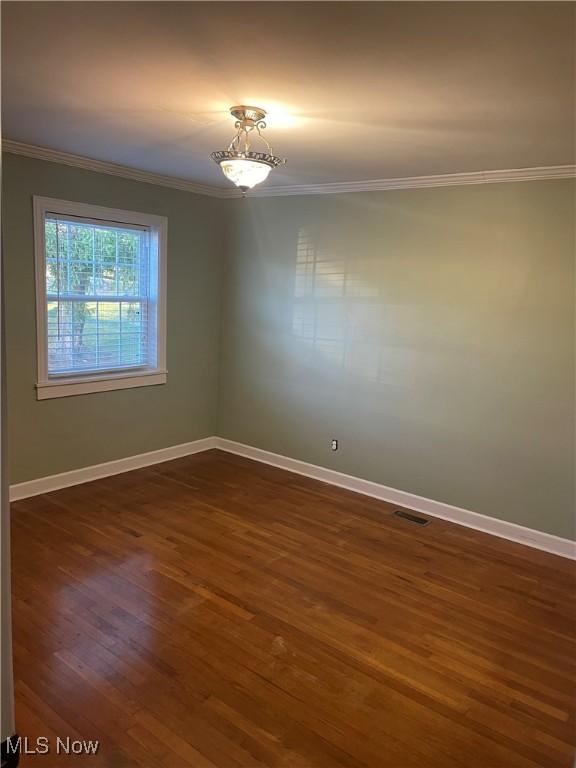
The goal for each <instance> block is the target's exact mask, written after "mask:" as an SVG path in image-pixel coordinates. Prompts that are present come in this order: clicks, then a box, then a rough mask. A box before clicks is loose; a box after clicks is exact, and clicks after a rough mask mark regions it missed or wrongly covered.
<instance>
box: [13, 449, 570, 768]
mask: <svg viewBox="0 0 576 768" xmlns="http://www.w3.org/2000/svg"><path fill="white" fill-rule="evenodd" d="M392 509H393V507H392V506H390V505H387V504H385V503H383V502H380V501H376V500H372V499H369V498H367V497H364V496H359V495H356V494H354V493H351V492H348V491H344V490H340V489H337V488H334V487H330V486H328V485H325V484H323V483H319V482H317V481H314V480H309V479H307V478H303V477H300V476H298V475H294V474H291V473H288V472H285V471H283V470H280V469H275V468H273V467H267V466H265V465H262V464H258V463H255V462H251V461H248V460H246V459H242V458H238V457H235V456H231V455H229V454H225V453H222V452H219V451H208V452H206V453H202V454H197V455H195V456H191V457H188V458H184V459H178V460H176V461H172V462H168V463H165V464H161V465H157V466H154V467H150V468H147V469H142V470H137V471H134V472H130V473H127V474H123V475H118V476H116V477H111V478H107V479H105V480H98V481H96V482H94V483H90V484H86V485H82V486H76V487H73V488H68V489H64V490H61V491H57V492H54V493H50V494H46V495H43V496H37V497H35V498H31V499H27V500H23V501H19V502H17V503H15V504H14V505H13V515H12V520H13V523H12V525H13V591H14V607H13V611H14V656H15V675H16V698H17V725H18V730H19V732H20V734H21V735H23V736H28V737H30V739H34V738H35V737H36V736H39V735H43V736H48V737H50V738H51V739H53V740H54V741H53V742H51V746H52V748H53V746H54V744H55V739H56V736H60V737H62V738H63V737H66V736H70V737H72V738H74V739H78V738H82V739H98V740H99V741H100V749H99V751H98V753H97V754H96V755H94V756H82V757H80V756H76V757H66V756H63V755H60V756H56V755H55V754H54V752H51V753H49V754H47V755H42V756H33V755H29V756H26V757H24V758H23V760H22V765H23V766H29V765H41V766H44V767H45V768H49V766H59V768H60V767H62V766H63V767H64V768H66V766H67V765H70V766H87V768H88V766H90V765H93V766H108V767H110V768H129V767H134V766H149V767H150V768H152V766H154V767H156V766H160V767H161V768H162V767H165V768H186V767H187V766H193V768H240V767H242V768H261V767H262V766H266V767H267V768H328V767H330V768H332V767H334V768H336V767H337V766H345V767H346V768H361V767H366V766H369V767H370V768H451V767H452V766H454V768H548V767H550V768H568V767H569V766H571V765H572V761H573V757H574V752H575V749H574V747H575V741H576V739H575V711H576V703H575V680H576V654H575V646H576V642H575V616H576V605H575V589H574V587H575V577H576V571H575V564H574V563H571V562H569V561H567V560H563V559H561V558H558V557H554V556H552V555H548V554H545V553H542V552H538V551H536V550H532V549H528V548H525V547H522V546H520V545H517V544H513V543H511V542H507V541H504V540H501V539H497V538H494V537H491V536H488V535H485V534H481V533H478V532H475V531H470V530H467V529H465V528H462V527H460V526H456V525H453V524H450V523H446V522H443V521H441V520H433V522H432V524H431V525H429V526H427V527H425V528H419V527H418V526H415V525H413V524H410V523H408V522H406V521H404V520H401V519H398V518H395V517H393V516H391V514H390V513H391V511H392Z"/></svg>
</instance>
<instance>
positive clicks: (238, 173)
mask: <svg viewBox="0 0 576 768" xmlns="http://www.w3.org/2000/svg"><path fill="white" fill-rule="evenodd" d="M230 114H231V115H232V116H233V117H235V118H236V124H235V128H236V136H234V138H233V139H232V141H231V142H230V146H229V147H228V149H222V150H220V151H219V152H212V154H211V155H210V157H211V158H212V160H214V162H216V163H218V165H219V166H220V168H221V169H222V173H223V174H224V176H226V178H227V179H230V181H232V182H233V183H234V184H236V186H237V187H239V188H240V189H241V190H242V195H243V197H246V192H247V191H248V190H249V189H252V187H254V186H255V185H256V184H260V182H262V181H264V180H265V179H266V178H267V176H268V174H269V173H270V171H271V170H272V168H277V167H278V166H279V165H282V164H283V163H285V162H286V160H284V159H282V158H280V157H276V156H275V155H274V152H273V150H272V147H271V146H270V144H269V143H268V141H267V140H266V139H265V138H264V136H263V135H262V131H263V130H264V129H265V128H266V123H265V122H264V118H265V117H266V112H265V111H264V110H263V109H260V108H259V107H245V106H238V107H232V108H231V109H230ZM254 131H256V133H257V134H258V139H261V140H262V141H263V142H264V144H265V145H266V148H267V150H268V151H267V152H254V151H253V150H252V149H251V146H252V143H251V139H252V135H253V132H254Z"/></svg>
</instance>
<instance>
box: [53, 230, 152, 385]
mask: <svg viewBox="0 0 576 768" xmlns="http://www.w3.org/2000/svg"><path fill="white" fill-rule="evenodd" d="M148 238H149V233H148V232H147V231H145V230H139V229H129V228H125V227H121V226H119V227H113V226H108V225H100V224H98V223H97V222H94V223H90V222H87V223H86V222H84V221H79V222H76V221H73V220H71V221H67V220H62V219H52V218H47V219H46V222H45V261H46V292H47V305H46V311H47V326H48V373H49V374H62V373H74V372H90V371H96V372H97V371H100V370H110V369H112V370H114V369H122V368H130V367H140V366H145V365H147V364H148V338H147V336H148V332H147V328H148V295H147V294H148V284H149V276H148V270H149V264H148V258H149V253H148ZM84 297H85V298H84ZM125 299H128V300H125Z"/></svg>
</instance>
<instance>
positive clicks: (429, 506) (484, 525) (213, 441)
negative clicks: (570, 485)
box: [10, 437, 576, 560]
mask: <svg viewBox="0 0 576 768" xmlns="http://www.w3.org/2000/svg"><path fill="white" fill-rule="evenodd" d="M210 448H219V449H220V450H222V451H227V452H228V453H234V454H237V455H238V456H244V457H246V458H247V459H253V460H254V461H259V462H262V463H263V464H271V465H272V466H274V467H279V468H280V469H286V470H288V471H289V472H295V473H296V474H299V475H305V476H306V477H311V478H314V479H315V480H321V481H322V482H324V483H329V484H330V485H336V486H338V487H340V488H347V489H348V490H349V491H355V492H356V493H361V494H364V495H365V496H371V497H372V498H374V499H381V500H382V501H387V502H390V503H392V504H398V506H401V507H407V508H408V509H413V510H414V511H416V512H421V513H422V514H425V515H432V516H433V517H440V518H442V519H443V520H449V521H450V522H452V523H457V524H458V525H464V526H466V527H467V528H474V529H475V530H477V531H483V532H484V533H490V534H492V535H493V536H499V537H500V538H503V539H509V540H510V541H516V542H518V543H519V544H525V545H527V546H529V547H534V548H535V549H542V550H544V551H545V552H550V553H552V554H554V555H560V556H561V557H567V558H570V559H573V560H574V559H576V542H574V541H570V540H569V539H562V538H560V537H559V536H552V535H551V534H549V533H542V532H541V531H534V530H532V529H531V528H525V527H524V526H522V525H516V524H515V523H507V522H505V521H504V520H497V519H496V518H494V517H488V516H486V515H480V514H478V513H477V512H470V511H469V510H467V509H461V508H460V507H453V506H452V505H451V504H444V503H443V502H440V501H433V500H432V499H426V498H424V497H423V496H417V495H415V494H413V493H408V492H406V491H399V490H397V489H396V488H389V487H388V486H386V485H380V484H379V483H373V482H371V481H370V480H362V479H361V478H359V477H354V476H352V475H345V474H344V473H342V472H336V471H335V470H333V469H327V468H326V467H319V466H317V465H316V464H308V463H307V462H305V461H299V460H298V459H291V458H289V457H288V456H281V455H279V454H277V453H271V452H270V451H264V450H262V449H261V448H254V447H253V446H251V445H244V444H243V443H236V442H234V441H233V440H227V439H226V438H223V437H205V438H203V439H202V440H194V441H193V442H191V443H182V444H181V445H173V446H171V447H170V448H161V449H160V450H158V451H150V452H149V453H141V454H138V455H137V456H128V457H127V458H125V459H117V460H116V461H108V462H106V463H105V464H95V465H93V466H91V467H84V468H83V469H73V470H72V471H70V472H62V473H60V474H58V475H49V476H48V477H40V478H38V479H37V480H29V481H28V482H25V483H18V484H16V485H12V486H10V501H17V500H18V499H25V498H27V497H29V496H37V495H38V494H40V493H49V492H50V491H57V490H59V489H60V488H68V487H69V486H71V485H79V484H80V483H88V482H90V481H91V480H99V479H100V478H103V477H109V476H110V475H118V474H120V473H122V472H129V471H130V470H132V469H140V468H141V467H148V466H151V465H152V464H160V463H161V462H163V461H170V460H171V459H179V458H181V457H183V456H189V455H191V454H193V453H199V452H201V451H207V450H209V449H210Z"/></svg>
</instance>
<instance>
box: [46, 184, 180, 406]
mask: <svg viewBox="0 0 576 768" xmlns="http://www.w3.org/2000/svg"><path fill="white" fill-rule="evenodd" d="M33 201H34V255H35V262H36V347H37V352H38V369H37V380H36V392H37V398H38V400H46V399H48V398H53V397H68V396H70V395H82V394H88V393H90V392H107V391H110V390H114V389H127V388H128V387H148V386H152V385H156V384H165V383H166V377H167V373H168V371H167V370H166V262H167V254H168V250H167V244H168V219H167V218H166V217H165V216H154V215H152V214H149V213H137V212H135V211H123V210H121V209H118V208H106V207H104V206H101V205H91V204H88V203H75V202H72V201H70V200H56V199H54V198H51V197H38V196H36V195H34V198H33ZM47 213H59V214H62V215H63V216H66V215H70V216H78V217H85V218H88V219H103V220H106V221H108V222H118V223H119V224H135V225H139V226H145V227H150V229H151V231H152V233H153V234H155V236H156V237H157V238H158V295H157V297H156V319H157V347H156V366H155V367H154V368H141V369H138V370H134V369H126V370H119V371H109V372H103V373H94V372H87V373H79V374H74V375H71V376H48V328H47V316H46V315H47V313H46V262H45V256H46V251H45V247H44V220H45V217H46V214H47Z"/></svg>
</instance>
